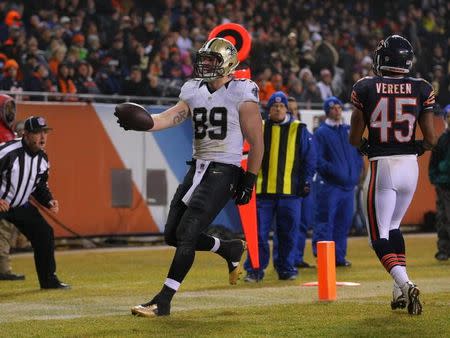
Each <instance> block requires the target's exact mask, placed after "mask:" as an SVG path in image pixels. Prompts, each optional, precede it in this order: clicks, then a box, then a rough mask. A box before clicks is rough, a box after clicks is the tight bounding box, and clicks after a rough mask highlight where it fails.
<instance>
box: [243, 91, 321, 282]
mask: <svg viewBox="0 0 450 338" xmlns="http://www.w3.org/2000/svg"><path fill="white" fill-rule="evenodd" d="M267 109H268V119H267V120H266V121H265V122H264V157H263V161H262V165H261V169H260V171H259V173H258V178H257V181H256V210H257V219H258V241H259V243H258V249H259V261H260V268H259V269H254V268H253V266H252V264H251V261H250V258H247V260H246V262H245V264H244V268H245V270H246V271H247V276H246V277H245V281H247V282H256V281H259V280H262V279H263V278H264V270H265V269H266V268H267V266H268V264H269V259H270V249H269V233H270V230H271V228H272V223H273V221H274V225H275V230H274V232H275V233H276V237H277V238H278V248H277V259H276V260H275V262H274V265H275V269H276V271H277V273H278V277H279V279H281V280H292V279H295V278H296V277H297V275H298V270H297V268H296V266H295V263H296V262H295V257H296V251H297V236H298V229H299V223H300V212H301V199H302V197H304V196H306V195H307V194H308V193H309V189H310V182H311V177H312V175H313V173H314V170H315V164H316V158H315V150H314V144H313V142H312V136H311V134H310V133H309V132H308V131H307V129H306V125H305V124H303V123H300V122H299V121H296V120H295V119H294V118H293V117H292V115H291V114H290V113H288V99H287V96H286V95H285V94H284V93H283V92H281V91H278V92H275V93H274V94H272V96H271V97H270V99H269V101H268V103H267Z"/></svg>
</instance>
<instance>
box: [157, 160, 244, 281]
mask: <svg viewBox="0 0 450 338" xmlns="http://www.w3.org/2000/svg"><path fill="white" fill-rule="evenodd" d="M241 172H242V170H241V168H239V167H236V166H233V165H228V164H221V163H216V162H212V163H210V165H209V167H208V169H207V171H206V172H205V174H204V176H203V178H202V181H201V182H200V184H199V185H198V186H197V188H196V189H195V191H194V192H193V194H192V198H191V200H190V202H189V203H188V204H189V205H188V206H186V205H185V204H184V203H183V201H182V198H183V197H184V195H185V194H186V192H187V191H188V190H189V188H190V187H191V185H192V179H193V177H194V174H195V164H193V165H192V166H191V168H190V170H189V171H188V173H187V174H186V176H185V178H184V181H183V183H182V184H180V185H179V187H178V189H177V191H176V193H175V195H174V197H173V199H172V202H171V204H170V210H169V215H168V217H167V223H166V226H165V229H164V238H165V241H166V243H167V244H169V245H171V246H175V247H176V248H177V250H176V252H175V257H174V260H173V262H172V266H171V268H170V270H169V274H168V278H172V279H174V280H176V281H178V282H180V283H181V282H182V280H183V279H184V277H185V276H186V274H187V272H188V271H189V269H190V267H191V266H192V262H193V260H194V257H195V251H207V250H210V249H211V248H212V247H213V245H214V239H213V238H212V237H211V236H208V235H206V234H205V233H204V232H205V230H206V229H207V228H208V226H209V225H210V223H211V222H212V221H213V220H214V218H215V217H216V216H217V214H218V213H219V212H220V211H221V210H222V208H223V207H224V206H225V204H226V203H227V202H228V201H229V199H230V198H231V197H232V196H233V194H234V192H235V190H236V185H237V183H238V180H239V178H240V175H241Z"/></svg>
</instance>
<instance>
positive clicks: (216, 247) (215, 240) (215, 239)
mask: <svg viewBox="0 0 450 338" xmlns="http://www.w3.org/2000/svg"><path fill="white" fill-rule="evenodd" d="M213 238H214V246H213V247H212V248H211V250H210V251H212V252H217V250H219V248H220V239H218V238H216V237H213Z"/></svg>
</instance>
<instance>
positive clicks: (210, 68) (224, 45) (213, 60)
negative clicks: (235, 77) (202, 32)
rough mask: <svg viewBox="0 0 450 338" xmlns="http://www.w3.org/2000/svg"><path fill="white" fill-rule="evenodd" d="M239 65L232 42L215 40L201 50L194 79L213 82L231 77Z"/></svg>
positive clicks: (197, 57) (195, 65) (197, 56)
mask: <svg viewBox="0 0 450 338" xmlns="http://www.w3.org/2000/svg"><path fill="white" fill-rule="evenodd" d="M238 64H239V61H238V59H237V51H236V48H235V47H234V46H233V44H232V43H231V42H229V41H228V40H225V39H222V38H213V39H211V40H209V41H207V42H206V43H205V44H204V45H203V46H202V48H200V49H199V51H198V52H197V55H196V57H195V63H194V77H196V78H201V79H203V80H205V81H212V80H216V79H218V78H221V77H223V76H227V75H230V74H231V73H232V72H233V71H234V70H235V69H236V67H237V65H238Z"/></svg>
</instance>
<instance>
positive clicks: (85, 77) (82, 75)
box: [74, 61, 100, 94]
mask: <svg viewBox="0 0 450 338" xmlns="http://www.w3.org/2000/svg"><path fill="white" fill-rule="evenodd" d="M74 83H75V87H76V88H77V92H78V93H81V94H100V90H99V89H98V87H97V84H96V83H95V81H94V80H93V79H92V66H91V65H90V64H89V63H88V62H86V61H80V62H79V63H78V66H77V70H76V73H75V80H74Z"/></svg>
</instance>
